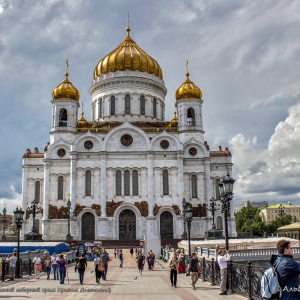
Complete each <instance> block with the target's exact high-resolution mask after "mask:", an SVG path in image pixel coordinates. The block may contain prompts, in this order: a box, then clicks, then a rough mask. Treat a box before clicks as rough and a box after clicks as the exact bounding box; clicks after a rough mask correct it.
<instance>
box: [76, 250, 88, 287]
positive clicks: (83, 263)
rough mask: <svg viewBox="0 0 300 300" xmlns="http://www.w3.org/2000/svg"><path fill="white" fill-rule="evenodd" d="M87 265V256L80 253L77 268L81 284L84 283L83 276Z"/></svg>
mask: <svg viewBox="0 0 300 300" xmlns="http://www.w3.org/2000/svg"><path fill="white" fill-rule="evenodd" d="M86 267H87V262H86V259H85V257H83V255H82V254H79V257H78V262H77V264H76V268H77V270H78V274H79V281H80V284H83V277H84V272H85V269H86Z"/></svg>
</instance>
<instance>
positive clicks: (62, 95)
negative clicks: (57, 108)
mask: <svg viewBox="0 0 300 300" xmlns="http://www.w3.org/2000/svg"><path fill="white" fill-rule="evenodd" d="M65 76H66V79H65V80H64V81H63V82H62V83H61V84H60V85H58V86H57V87H56V88H55V89H54V90H53V92H52V98H53V99H73V100H77V101H78V100H79V98H80V93H79V91H78V90H77V89H76V87H75V86H74V85H73V84H72V82H70V81H69V79H68V76H69V73H68V72H66V73H65Z"/></svg>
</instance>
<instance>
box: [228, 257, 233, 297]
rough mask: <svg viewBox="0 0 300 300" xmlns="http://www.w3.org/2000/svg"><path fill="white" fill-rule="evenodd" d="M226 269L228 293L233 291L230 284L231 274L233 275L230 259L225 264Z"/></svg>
mask: <svg viewBox="0 0 300 300" xmlns="http://www.w3.org/2000/svg"><path fill="white" fill-rule="evenodd" d="M227 271H228V274H227V275H228V276H227V285H228V290H229V292H230V293H233V292H234V291H233V286H232V276H233V274H232V273H233V272H232V260H230V261H228V264H227Z"/></svg>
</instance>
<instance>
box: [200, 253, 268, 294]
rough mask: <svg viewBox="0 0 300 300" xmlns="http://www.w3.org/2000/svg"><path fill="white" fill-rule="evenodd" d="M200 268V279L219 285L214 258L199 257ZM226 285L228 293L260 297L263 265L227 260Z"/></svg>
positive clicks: (218, 272) (218, 274)
mask: <svg viewBox="0 0 300 300" xmlns="http://www.w3.org/2000/svg"><path fill="white" fill-rule="evenodd" d="M199 264H200V270H201V276H200V278H201V279H202V281H208V282H211V284H212V285H219V284H220V281H221V275H220V270H219V268H218V267H217V265H216V263H215V260H214V259H212V260H206V259H205V258H202V259H200V262H199ZM227 268H228V277H227V285H228V290H229V292H230V293H237V294H240V295H243V296H245V297H247V298H248V299H255V300H256V299H261V295H260V280H261V277H262V275H263V273H264V271H265V268H263V267H257V266H253V265H251V262H250V261H249V262H247V263H245V264H242V263H236V262H233V261H229V262H228V265H227Z"/></svg>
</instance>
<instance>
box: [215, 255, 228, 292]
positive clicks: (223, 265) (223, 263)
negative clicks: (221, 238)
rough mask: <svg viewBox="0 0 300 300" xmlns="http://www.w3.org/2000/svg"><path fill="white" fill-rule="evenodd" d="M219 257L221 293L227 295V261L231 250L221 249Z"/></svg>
mask: <svg viewBox="0 0 300 300" xmlns="http://www.w3.org/2000/svg"><path fill="white" fill-rule="evenodd" d="M218 253H219V255H218V257H217V260H218V264H219V266H220V273H221V283H220V294H219V295H227V290H226V284H227V262H228V261H229V260H230V255H229V250H226V251H225V250H224V249H220V250H219V252H218Z"/></svg>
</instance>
